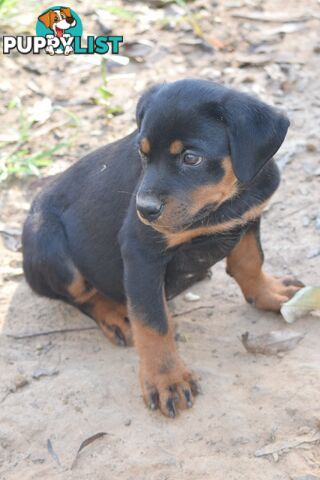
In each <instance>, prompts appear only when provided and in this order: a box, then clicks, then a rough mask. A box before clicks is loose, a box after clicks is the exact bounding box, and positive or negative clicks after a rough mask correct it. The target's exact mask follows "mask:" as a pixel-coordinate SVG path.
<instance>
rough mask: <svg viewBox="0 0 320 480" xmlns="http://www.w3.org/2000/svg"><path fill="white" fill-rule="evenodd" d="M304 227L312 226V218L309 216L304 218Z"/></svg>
mask: <svg viewBox="0 0 320 480" xmlns="http://www.w3.org/2000/svg"><path fill="white" fill-rule="evenodd" d="M302 225H303V226H304V227H308V226H309V225H310V218H309V217H307V216H304V217H303V219H302Z"/></svg>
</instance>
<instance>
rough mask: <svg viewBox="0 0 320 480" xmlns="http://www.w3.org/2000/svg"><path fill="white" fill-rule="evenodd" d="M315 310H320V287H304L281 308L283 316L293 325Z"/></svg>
mask: <svg viewBox="0 0 320 480" xmlns="http://www.w3.org/2000/svg"><path fill="white" fill-rule="evenodd" d="M314 310H320V287H304V288H302V289H301V290H299V291H298V292H297V293H296V294H295V295H294V296H293V297H292V298H291V299H290V300H289V301H288V302H286V303H284V304H283V305H282V307H281V314H282V316H283V318H284V319H285V321H286V322H287V323H293V322H294V321H295V320H297V318H299V317H302V316H303V315H306V314H308V313H310V312H312V311H314Z"/></svg>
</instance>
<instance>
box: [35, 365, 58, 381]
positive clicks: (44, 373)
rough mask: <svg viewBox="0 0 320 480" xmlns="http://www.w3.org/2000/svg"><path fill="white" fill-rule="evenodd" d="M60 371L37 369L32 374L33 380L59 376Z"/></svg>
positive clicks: (55, 369)
mask: <svg viewBox="0 0 320 480" xmlns="http://www.w3.org/2000/svg"><path fill="white" fill-rule="evenodd" d="M58 373H59V370H58V369H57V368H52V369H49V368H37V369H36V370H34V372H33V373H32V378H35V379H36V380H38V379H39V378H41V377H52V376H53V375H58Z"/></svg>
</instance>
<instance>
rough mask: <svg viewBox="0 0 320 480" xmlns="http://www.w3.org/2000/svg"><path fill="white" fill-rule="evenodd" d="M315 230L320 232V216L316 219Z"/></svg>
mask: <svg viewBox="0 0 320 480" xmlns="http://www.w3.org/2000/svg"><path fill="white" fill-rule="evenodd" d="M316 229H317V230H319V231H320V214H319V215H318V216H317V218H316Z"/></svg>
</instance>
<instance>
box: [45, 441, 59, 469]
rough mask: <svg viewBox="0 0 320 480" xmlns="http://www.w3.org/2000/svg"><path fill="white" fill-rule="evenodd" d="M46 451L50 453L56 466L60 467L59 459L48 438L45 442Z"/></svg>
mask: <svg viewBox="0 0 320 480" xmlns="http://www.w3.org/2000/svg"><path fill="white" fill-rule="evenodd" d="M47 449H48V452H49V453H50V455H51V457H52V458H53V459H54V460H55V461H56V462H57V464H58V465H60V466H61V463H60V460H59V457H58V455H57V454H56V452H55V451H54V449H53V446H52V443H51V440H50V438H48V440H47Z"/></svg>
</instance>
